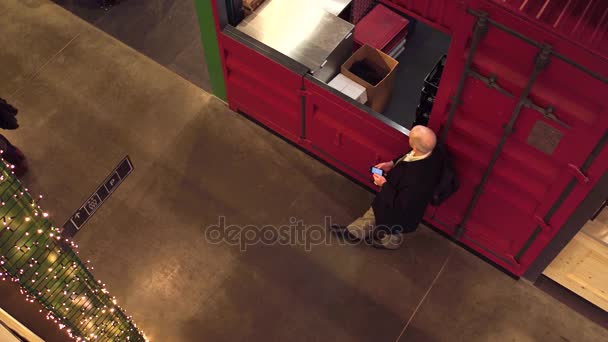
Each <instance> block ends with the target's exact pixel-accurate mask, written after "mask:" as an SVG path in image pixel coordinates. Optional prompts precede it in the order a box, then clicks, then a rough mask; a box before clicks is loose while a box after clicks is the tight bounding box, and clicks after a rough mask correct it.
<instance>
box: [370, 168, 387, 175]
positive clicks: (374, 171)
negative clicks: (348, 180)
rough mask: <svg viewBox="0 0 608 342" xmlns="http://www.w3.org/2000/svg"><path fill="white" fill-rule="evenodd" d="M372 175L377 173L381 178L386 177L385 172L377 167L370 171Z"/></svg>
mask: <svg viewBox="0 0 608 342" xmlns="http://www.w3.org/2000/svg"><path fill="white" fill-rule="evenodd" d="M370 170H371V172H372V173H375V174H377V175H379V176H384V171H382V169H379V168H377V167H375V166H372V168H371V169H370Z"/></svg>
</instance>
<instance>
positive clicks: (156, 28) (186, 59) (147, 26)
mask: <svg viewBox="0 0 608 342" xmlns="http://www.w3.org/2000/svg"><path fill="white" fill-rule="evenodd" d="M53 1H54V2H55V3H57V4H58V5H60V6H62V7H64V8H65V9H67V10H69V11H71V12H72V13H74V14H76V15H77V16H79V17H80V18H82V19H84V20H86V21H88V22H89V23H91V24H93V25H95V26H96V27H97V28H99V29H101V30H103V31H105V32H106V33H108V34H110V35H112V36H113V37H114V38H116V39H118V40H120V41H122V42H123V43H125V44H127V45H129V46H130V47H132V48H133V49H135V50H137V51H139V52H141V53H143V54H144V55H146V56H148V57H150V58H152V59H153V60H155V61H156V62H158V63H160V64H162V65H163V66H165V67H167V68H169V69H171V70H172V71H173V72H175V73H177V74H179V75H180V76H182V77H184V78H185V79H187V80H189V81H190V82H192V83H194V84H195V85H197V86H198V87H199V88H202V89H203V90H205V91H208V92H209V91H210V90H211V86H210V84H209V75H208V73H207V65H206V63H205V56H204V52H203V45H202V43H201V37H200V29H199V26H198V19H197V16H196V11H195V8H194V1H193V0H154V1H143V0H123V1H121V2H120V3H119V4H117V5H115V6H113V7H111V8H109V9H104V8H102V7H101V6H100V5H99V1H98V0H53Z"/></svg>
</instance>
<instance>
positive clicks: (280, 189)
mask: <svg viewBox="0 0 608 342" xmlns="http://www.w3.org/2000/svg"><path fill="white" fill-rule="evenodd" d="M0 45H1V46H3V50H2V53H0V65H3V66H5V67H4V68H0V78H1V79H2V80H3V82H1V83H0V97H4V98H7V99H8V100H9V102H11V103H13V104H14V105H15V106H16V107H18V108H19V109H20V113H19V119H20V122H21V128H19V130H17V131H12V132H8V133H7V136H8V137H9V138H10V139H11V140H12V141H13V142H14V143H15V144H16V145H18V146H20V147H21V148H22V150H23V151H24V152H25V153H26V155H27V156H28V157H29V160H30V166H31V173H30V174H28V175H27V177H25V178H24V182H25V183H26V184H27V186H29V188H30V189H32V191H33V192H34V193H43V194H45V195H46V203H43V205H44V206H45V207H46V208H47V209H48V210H49V211H50V212H51V214H52V218H53V220H54V221H55V222H57V223H59V224H61V223H63V222H65V220H66V219H67V218H68V217H69V216H70V214H71V213H72V212H73V211H74V210H75V208H77V207H78V206H79V205H80V204H81V203H82V201H83V200H84V199H85V198H86V197H87V196H88V195H89V194H90V192H91V191H93V190H94V189H95V188H96V186H97V185H98V183H99V182H100V181H102V180H103V179H104V178H105V176H106V175H107V174H108V172H109V171H110V170H111V169H112V168H113V167H114V166H115V164H116V163H117V162H118V161H119V160H120V159H121V158H123V157H124V156H125V155H126V154H129V155H130V157H131V159H132V160H133V162H134V164H135V167H136V170H135V171H134V173H133V174H132V175H131V176H129V178H128V179H127V180H126V181H125V182H124V183H123V184H122V185H121V186H120V188H119V189H118V190H117V192H116V193H115V194H114V195H113V196H112V197H111V198H110V199H109V201H108V202H107V203H106V204H105V205H104V206H103V207H101V208H100V209H99V210H98V211H97V213H96V214H95V216H94V217H93V218H92V219H91V221H89V223H88V224H87V225H86V226H85V227H84V229H83V230H82V231H81V232H80V233H78V235H77V236H76V241H77V243H79V244H80V246H81V248H80V249H81V252H80V253H81V256H82V257H83V259H90V260H91V261H92V263H93V264H94V266H95V271H94V273H95V274H96V276H97V277H98V278H99V279H101V280H103V281H104V282H106V283H107V284H108V289H109V290H110V291H111V292H112V294H114V295H116V296H117V298H118V301H119V303H120V304H121V305H122V306H123V307H124V308H125V309H126V310H127V311H128V313H129V314H130V315H132V316H133V317H134V319H135V321H136V322H137V323H138V326H140V327H141V328H143V329H144V330H145V331H146V332H147V334H148V335H149V337H150V338H151V340H152V341H163V342H164V341H177V342H179V341H286V340H289V341H294V342H295V341H480V342H481V341H483V342H485V341H605V340H608V332H607V331H606V330H604V329H603V328H601V327H599V326H598V325H596V324H594V323H592V322H590V321H588V320H587V319H585V318H583V317H582V316H580V315H578V314H577V313H575V312H573V311H572V310H570V309H569V308H568V307H566V306H564V305H562V304H560V303H559V302H557V301H555V300H553V299H551V298H550V297H548V296H547V295H545V294H544V293H542V292H540V291H538V290H537V289H535V288H534V287H532V286H530V285H528V284H527V283H525V282H521V281H520V282H517V281H515V280H513V279H511V278H509V277H508V276H506V275H504V274H503V273H501V272H500V271H498V270H496V269H495V268H493V267H492V266H490V265H488V264H486V263H485V262H483V261H482V260H480V259H478V258H477V257H475V256H473V255H471V254H469V253H467V252H466V251H464V250H462V249H461V248H459V247H457V246H454V245H453V244H452V243H451V242H450V241H448V240H446V239H444V238H443V237H441V236H440V235H438V234H436V233H434V232H432V231H431V230H429V229H427V228H424V227H421V228H420V229H419V230H418V231H417V232H416V233H415V234H413V235H410V236H408V240H407V242H406V245H405V247H404V248H402V249H401V250H399V251H394V252H386V251H379V250H375V249H371V248H366V247H365V246H339V245H337V243H335V241H334V242H333V243H331V244H324V245H317V246H313V247H312V248H309V249H307V248H306V247H305V246H304V245H302V244H291V245H287V244H283V245H278V244H274V245H268V244H266V245H265V244H257V245H255V246H248V248H247V249H246V250H245V251H242V250H241V249H240V248H239V247H238V246H236V245H231V244H228V243H213V242H214V241H210V240H209V239H206V233H207V235H209V234H208V233H210V232H213V230H212V226H213V225H216V224H218V222H220V221H221V218H220V217H224V218H225V222H226V224H227V225H241V226H244V225H253V226H255V227H262V226H264V225H274V226H281V225H286V224H289V223H290V222H291V219H292V218H296V220H302V222H303V223H304V225H306V226H308V227H309V229H308V230H306V231H308V232H310V231H311V229H312V227H310V226H311V225H322V224H323V223H324V221H325V218H326V217H331V219H332V220H333V221H334V222H348V221H350V220H352V219H354V218H355V217H356V216H357V215H358V214H361V213H362V212H363V211H364V210H365V209H366V207H367V206H368V204H369V201H370V199H371V197H370V194H369V193H367V192H366V191H364V190H362V189H361V188H360V187H358V186H357V185H355V184H353V183H351V182H350V181H348V180H347V179H345V178H344V177H342V176H340V175H338V174H337V173H335V172H333V171H332V170H330V169H328V168H327V167H325V166H323V165H322V164H320V163H319V162H317V161H315V160H313V159H312V158H310V157H309V156H307V155H305V154H303V153H301V152H300V151H298V150H297V149H295V148H293V147H292V146H290V145H288V144H286V143H285V142H283V141H282V140H280V139H278V138H277V137H275V136H274V135H272V134H270V133H268V132H266V131H265V130H263V129H261V128H260V127H258V126H256V125H254V124H252V123H251V122H249V121H248V120H245V119H244V118H243V117H241V116H239V115H237V114H235V113H233V112H231V111H230V110H229V109H228V108H227V107H226V106H225V104H223V103H221V102H219V101H218V100H216V99H214V98H213V97H211V96H209V95H208V94H207V93H205V92H204V91H201V89H200V88H198V87H196V86H195V85H193V84H192V83H190V82H187V81H185V80H184V79H183V78H181V77H179V76H177V75H176V74H174V73H173V72H171V71H170V70H168V69H166V68H164V67H162V66H161V65H159V64H157V63H156V62H154V61H153V60H151V59H149V58H147V57H145V56H144V55H141V54H139V53H138V52H136V51H135V50H133V49H131V48H129V47H128V46H126V45H124V44H123V43H121V42H119V41H117V40H116V39H114V38H112V37H110V36H109V35H106V34H105V33H104V32H102V31H100V30H98V29H96V28H94V27H92V26H90V25H88V24H87V23H86V22H84V21H82V20H80V19H78V18H76V17H74V16H73V15H71V14H70V13H69V12H67V11H65V10H63V9H62V8H60V7H59V6H56V5H54V4H52V3H51V2H49V1H47V0H28V1H23V0H0ZM295 230H296V231H300V230H301V229H300V228H297V229H295ZM211 235H212V236H211V237H214V235H213V234H211ZM246 236H247V235H246Z"/></svg>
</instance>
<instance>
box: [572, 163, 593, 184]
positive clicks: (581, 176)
mask: <svg viewBox="0 0 608 342" xmlns="http://www.w3.org/2000/svg"><path fill="white" fill-rule="evenodd" d="M568 169H569V170H570V171H571V172H572V174H573V175H574V177H575V178H576V180H578V182H579V183H581V184H588V183H589V177H587V175H585V173H584V172H583V171H581V169H579V167H578V166H576V165H574V164H568Z"/></svg>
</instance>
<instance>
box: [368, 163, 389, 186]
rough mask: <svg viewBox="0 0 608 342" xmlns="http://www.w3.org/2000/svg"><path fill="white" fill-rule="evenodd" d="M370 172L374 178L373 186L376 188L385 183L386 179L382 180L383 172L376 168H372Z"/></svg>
mask: <svg viewBox="0 0 608 342" xmlns="http://www.w3.org/2000/svg"><path fill="white" fill-rule="evenodd" d="M370 171H371V173H372V176H373V177H374V184H376V185H377V186H382V185H383V184H384V183H386V178H384V175H385V172H384V170H383V169H381V168H378V167H377V166H372V167H371V169H370Z"/></svg>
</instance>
